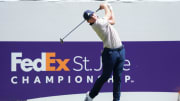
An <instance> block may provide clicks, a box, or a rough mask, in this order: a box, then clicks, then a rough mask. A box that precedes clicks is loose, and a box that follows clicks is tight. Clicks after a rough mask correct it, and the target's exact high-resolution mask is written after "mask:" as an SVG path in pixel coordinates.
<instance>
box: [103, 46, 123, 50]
mask: <svg viewBox="0 0 180 101" xmlns="http://www.w3.org/2000/svg"><path fill="white" fill-rule="evenodd" d="M123 48H124V46H123V45H122V46H121V47H119V48H106V47H105V48H104V50H108V51H121V50H122V49H123Z"/></svg>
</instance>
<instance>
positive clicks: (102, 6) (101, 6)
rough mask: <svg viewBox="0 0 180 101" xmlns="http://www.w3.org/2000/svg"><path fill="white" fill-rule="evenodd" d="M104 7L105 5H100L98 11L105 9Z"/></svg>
mask: <svg viewBox="0 0 180 101" xmlns="http://www.w3.org/2000/svg"><path fill="white" fill-rule="evenodd" d="M105 6H107V5H106V4H100V7H99V9H104V8H105Z"/></svg>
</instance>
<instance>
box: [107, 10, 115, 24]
mask: <svg viewBox="0 0 180 101" xmlns="http://www.w3.org/2000/svg"><path fill="white" fill-rule="evenodd" d="M110 12H111V17H110V19H109V20H108V21H109V23H110V24H111V25H114V24H115V18H114V12H113V10H110Z"/></svg>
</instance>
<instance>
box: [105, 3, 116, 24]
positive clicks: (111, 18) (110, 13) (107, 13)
mask: <svg viewBox="0 0 180 101" xmlns="http://www.w3.org/2000/svg"><path fill="white" fill-rule="evenodd" d="M104 10H105V18H107V20H108V22H109V23H110V24H111V25H114V24H115V20H114V13H113V11H112V10H110V8H109V7H108V5H106V4H104Z"/></svg>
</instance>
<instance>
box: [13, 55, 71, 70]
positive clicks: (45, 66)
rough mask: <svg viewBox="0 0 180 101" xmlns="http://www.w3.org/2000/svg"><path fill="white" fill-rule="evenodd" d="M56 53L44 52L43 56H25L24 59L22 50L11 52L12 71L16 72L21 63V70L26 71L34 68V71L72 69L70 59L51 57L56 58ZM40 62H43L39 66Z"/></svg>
mask: <svg viewBox="0 0 180 101" xmlns="http://www.w3.org/2000/svg"><path fill="white" fill-rule="evenodd" d="M55 57H56V53H55V52H42V53H41V58H37V59H34V60H32V59H29V58H24V59H22V52H12V53H11V71H12V72H16V71H17V68H18V66H17V65H20V68H21V70H23V71H24V72H30V71H32V70H33V69H34V71H37V72H40V71H62V70H64V71H70V69H69V68H68V67H67V63H68V62H69V61H70V59H64V60H61V59H51V58H55ZM56 62H57V63H58V64H59V66H58V67H55V66H51V65H52V64H55V63H56ZM38 64H41V65H40V66H38Z"/></svg>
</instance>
